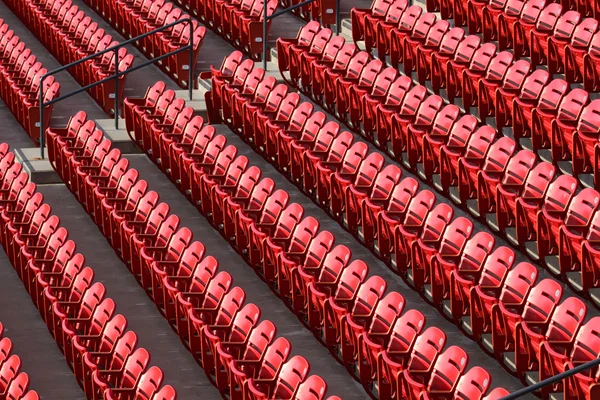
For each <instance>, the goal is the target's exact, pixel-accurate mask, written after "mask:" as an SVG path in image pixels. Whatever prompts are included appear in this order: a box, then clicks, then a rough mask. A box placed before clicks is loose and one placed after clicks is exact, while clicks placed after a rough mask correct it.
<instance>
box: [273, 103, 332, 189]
mask: <svg viewBox="0 0 600 400" xmlns="http://www.w3.org/2000/svg"><path fill="white" fill-rule="evenodd" d="M304 104H306V103H304ZM309 110H310V111H311V112H312V111H314V108H313V106H312V105H308V104H307V105H306V106H305V107H304V109H297V110H296V112H298V113H299V116H298V119H297V120H296V121H297V122H298V123H302V126H299V124H296V126H294V127H293V128H294V129H285V130H284V131H283V132H282V133H281V134H280V135H279V136H278V137H277V150H276V156H275V157H274V161H276V162H277V165H279V167H280V168H281V170H283V172H284V173H286V174H287V175H288V176H290V177H291V176H292V170H293V168H294V165H293V158H294V157H296V158H297V157H300V155H299V152H302V150H305V147H304V146H305V145H307V144H312V142H313V140H314V139H315V137H316V136H317V135H318V134H319V132H320V130H321V129H322V128H323V127H324V125H325V120H326V116H325V114H324V113H323V112H320V111H317V112H313V113H312V115H309V114H310V113H309V112H308V111H309ZM294 149H299V150H294ZM300 165H301V163H300Z"/></svg>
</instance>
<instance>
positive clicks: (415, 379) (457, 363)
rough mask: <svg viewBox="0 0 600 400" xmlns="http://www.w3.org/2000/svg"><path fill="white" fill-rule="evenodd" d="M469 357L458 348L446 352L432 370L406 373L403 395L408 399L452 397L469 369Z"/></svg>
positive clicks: (438, 358)
mask: <svg viewBox="0 0 600 400" xmlns="http://www.w3.org/2000/svg"><path fill="white" fill-rule="evenodd" d="M468 359H469V356H468V355H467V353H466V352H465V351H464V350H463V349H462V348H460V347H458V346H451V347H449V348H447V349H446V350H444V352H443V353H442V354H440V355H439V356H438V357H437V359H436V360H435V364H433V365H432V368H431V370H427V371H424V370H422V371H419V370H416V371H409V370H405V371H404V381H403V382H402V393H403V396H404V397H405V398H407V399H413V400H416V399H421V398H429V396H430V395H431V396H444V395H451V394H452V393H453V392H454V389H455V387H456V385H457V384H458V380H459V378H460V377H461V375H462V374H463V373H464V371H465V369H466V368H467V363H468Z"/></svg>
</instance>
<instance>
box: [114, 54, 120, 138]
mask: <svg viewBox="0 0 600 400" xmlns="http://www.w3.org/2000/svg"><path fill="white" fill-rule="evenodd" d="M115 129H119V49H118V48H117V49H115Z"/></svg>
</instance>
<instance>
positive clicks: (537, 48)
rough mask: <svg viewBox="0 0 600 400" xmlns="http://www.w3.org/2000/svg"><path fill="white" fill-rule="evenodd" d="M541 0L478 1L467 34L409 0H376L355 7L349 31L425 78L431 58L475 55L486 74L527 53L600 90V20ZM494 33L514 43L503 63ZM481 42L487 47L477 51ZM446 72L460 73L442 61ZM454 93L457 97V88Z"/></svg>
mask: <svg viewBox="0 0 600 400" xmlns="http://www.w3.org/2000/svg"><path fill="white" fill-rule="evenodd" d="M544 4H545V3H544V1H543V0H529V1H528V2H525V1H523V0H511V1H504V2H502V1H498V2H492V3H490V4H489V5H485V6H484V5H481V6H478V7H477V8H476V10H477V11H476V12H474V13H473V15H474V16H479V17H478V19H476V20H475V21H474V22H473V23H472V24H471V25H475V26H474V27H470V28H469V33H470V35H466V33H465V31H464V30H463V29H462V28H460V27H454V28H453V27H451V26H450V23H449V22H448V21H447V20H437V18H436V16H435V14H433V13H423V10H422V9H421V8H420V7H419V6H410V7H409V6H408V4H407V1H406V0H396V1H393V2H390V1H386V0H375V1H374V3H373V4H372V6H371V8H370V9H353V10H352V12H351V15H352V37H353V39H354V41H355V42H358V41H364V43H365V47H366V50H367V51H368V52H372V50H373V49H374V48H376V49H377V53H378V56H379V58H380V59H381V60H383V61H386V59H387V56H389V63H390V64H391V65H392V66H394V67H398V65H399V64H400V63H404V70H405V72H406V73H407V74H408V73H410V72H411V71H414V70H415V68H416V71H417V73H418V77H419V80H421V82H422V83H424V82H423V80H424V78H425V74H427V73H428V72H429V71H428V70H430V69H431V67H429V64H436V65H435V67H437V69H436V71H438V72H439V69H440V66H439V65H437V64H439V63H440V62H447V61H450V60H451V59H452V58H454V60H455V62H458V63H467V64H468V63H469V62H471V60H476V61H477V62H478V63H479V64H481V65H479V66H477V70H479V69H482V71H481V72H482V73H484V72H485V70H486V69H488V67H490V68H496V69H498V68H500V72H502V68H504V72H505V71H506V69H507V68H508V65H510V64H512V63H513V60H514V59H519V58H522V57H529V62H530V64H531V65H530V69H531V70H534V69H535V68H536V67H537V66H540V65H548V70H549V72H550V73H551V74H553V73H559V72H560V73H564V74H565V76H566V79H567V81H568V82H569V83H576V82H583V85H584V87H585V89H586V90H588V91H598V88H599V87H600V86H599V85H600V74H599V73H600V70H599V69H598V65H597V64H598V60H599V59H600V47H599V46H600V33H599V32H598V20H596V19H593V18H587V19H583V17H582V16H581V15H580V14H579V13H577V12H575V11H569V12H566V13H565V14H564V15H562V16H561V11H562V8H561V5H560V4H549V5H548V6H546V7H545V8H544ZM494 7H498V8H494ZM473 18H475V17H473ZM481 33H483V34H482V35H481ZM478 35H479V36H478ZM482 38H483V39H482ZM490 40H497V41H498V45H497V47H498V49H499V50H501V51H502V50H506V49H513V51H512V52H510V53H508V52H506V53H501V54H503V62H501V63H500V65H489V62H490V60H491V58H492V57H493V55H494V53H495V52H496V50H495V49H496V45H494V44H492V43H488V42H489V41H490ZM482 43H485V45H484V46H483V47H484V48H486V51H485V52H483V54H477V55H475V56H473V53H475V51H476V49H477V48H479V47H480V45H481V44H482ZM486 46H487V47H486ZM432 52H437V53H438V54H437V55H436V57H437V58H440V59H441V60H430V57H431V53H432ZM419 53H422V54H419ZM492 64H493V63H492ZM441 72H442V73H448V74H452V75H456V74H454V73H453V71H452V69H451V70H450V71H448V72H446V70H445V69H444V68H442V70H441ZM523 72H525V71H523ZM444 78H445V77H442V79H444ZM493 78H494V79H495V80H503V79H504V76H503V73H501V74H499V75H495V76H493ZM459 79H460V78H459ZM433 83H434V88H435V86H436V84H439V83H438V82H437V79H436V80H434V81H433ZM449 96H450V98H452V93H449Z"/></svg>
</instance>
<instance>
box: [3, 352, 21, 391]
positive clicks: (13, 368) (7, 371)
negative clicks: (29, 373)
mask: <svg viewBox="0 0 600 400" xmlns="http://www.w3.org/2000/svg"><path fill="white" fill-rule="evenodd" d="M20 369H21V359H20V358H19V356H18V355H16V354H13V355H12V356H10V357H9V358H8V359H7V360H6V361H4V362H3V363H2V365H0V392H1V393H3V394H4V393H6V392H7V391H8V388H9V387H10V386H11V384H12V382H13V381H14V380H16V379H17V376H18V375H19V370H20Z"/></svg>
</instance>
